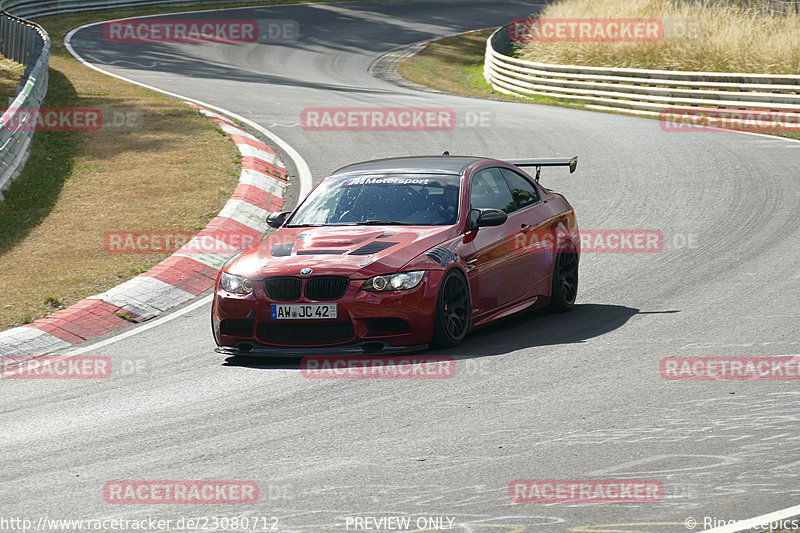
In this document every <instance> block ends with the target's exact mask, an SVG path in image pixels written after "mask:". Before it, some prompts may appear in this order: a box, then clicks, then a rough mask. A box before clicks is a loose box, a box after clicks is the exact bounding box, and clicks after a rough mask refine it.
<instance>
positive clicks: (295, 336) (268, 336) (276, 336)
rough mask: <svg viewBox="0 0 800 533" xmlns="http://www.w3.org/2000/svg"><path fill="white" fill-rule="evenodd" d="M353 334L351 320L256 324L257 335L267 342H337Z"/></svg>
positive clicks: (311, 343)
mask: <svg viewBox="0 0 800 533" xmlns="http://www.w3.org/2000/svg"><path fill="white" fill-rule="evenodd" d="M354 336H355V330H354V329H353V323H352V322H349V321H348V322H316V321H312V322H304V323H297V322H294V323H291V324H281V323H280V322H262V323H261V324H259V325H258V337H259V340H261V342H264V343H267V344H291V345H303V346H308V345H313V344H337V343H341V342H346V341H349V340H350V339H352V338H353V337H354Z"/></svg>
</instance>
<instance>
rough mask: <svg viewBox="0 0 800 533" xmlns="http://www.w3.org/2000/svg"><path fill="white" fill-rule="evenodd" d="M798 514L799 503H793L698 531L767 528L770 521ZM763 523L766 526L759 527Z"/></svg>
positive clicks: (717, 532)
mask: <svg viewBox="0 0 800 533" xmlns="http://www.w3.org/2000/svg"><path fill="white" fill-rule="evenodd" d="M799 514H800V505H795V506H793V507H787V508H786V509H779V510H777V511H773V512H771V513H767V514H762V515H761V516H755V517H753V518H748V519H745V520H740V521H738V522H736V523H735V524H728V525H725V526H719V527H715V528H712V529H704V530H703V531H701V532H700V533H735V532H737V531H744V530H747V529H753V528H756V527H758V528H760V529H768V528H769V525H768V524H769V523H770V522H776V521H780V520H784V519H786V518H790V517H792V516H796V515H799ZM763 524H767V528H761V526H762V525H763Z"/></svg>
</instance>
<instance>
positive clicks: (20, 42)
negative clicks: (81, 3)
mask: <svg viewBox="0 0 800 533" xmlns="http://www.w3.org/2000/svg"><path fill="white" fill-rule="evenodd" d="M0 54H2V55H3V56H5V57H7V58H9V59H13V60H14V61H16V62H18V63H22V64H23V65H25V73H24V74H23V76H22V78H21V79H20V86H19V87H18V88H17V90H18V93H17V96H16V97H15V98H14V99H13V100H12V101H11V102H10V104H9V106H8V109H6V110H5V112H4V113H3V115H2V116H1V117H0V200H2V199H3V191H5V190H6V189H7V188H8V186H9V185H10V184H11V182H12V181H13V180H14V178H16V177H17V176H18V175H19V173H20V172H22V168H23V167H24V166H25V161H26V160H27V159H28V155H29V154H30V143H31V140H32V139H33V134H34V132H35V129H36V124H35V120H36V116H35V113H31V110H36V109H39V107H40V106H41V104H42V102H43V101H44V97H45V94H47V76H48V66H49V60H50V36H49V35H47V32H46V31H44V28H42V27H41V26H39V25H38V24H35V23H33V22H29V21H27V20H23V19H21V18H19V17H15V16H14V15H10V14H8V13H6V12H4V11H0Z"/></svg>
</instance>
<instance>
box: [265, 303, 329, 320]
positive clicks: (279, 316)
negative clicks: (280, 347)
mask: <svg viewBox="0 0 800 533" xmlns="http://www.w3.org/2000/svg"><path fill="white" fill-rule="evenodd" d="M270 309H271V311H272V319H273V320H314V319H324V318H336V311H337V309H336V304H271V305H270Z"/></svg>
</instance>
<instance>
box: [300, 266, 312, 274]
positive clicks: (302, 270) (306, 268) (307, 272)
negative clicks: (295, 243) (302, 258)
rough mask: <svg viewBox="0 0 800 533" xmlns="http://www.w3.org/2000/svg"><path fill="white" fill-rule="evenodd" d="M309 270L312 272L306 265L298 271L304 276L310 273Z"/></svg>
mask: <svg viewBox="0 0 800 533" xmlns="http://www.w3.org/2000/svg"><path fill="white" fill-rule="evenodd" d="M311 272H312V270H311V269H310V268H308V267H305V268H303V269H301V270H300V273H301V274H302V275H304V276H307V275H309V274H311Z"/></svg>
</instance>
